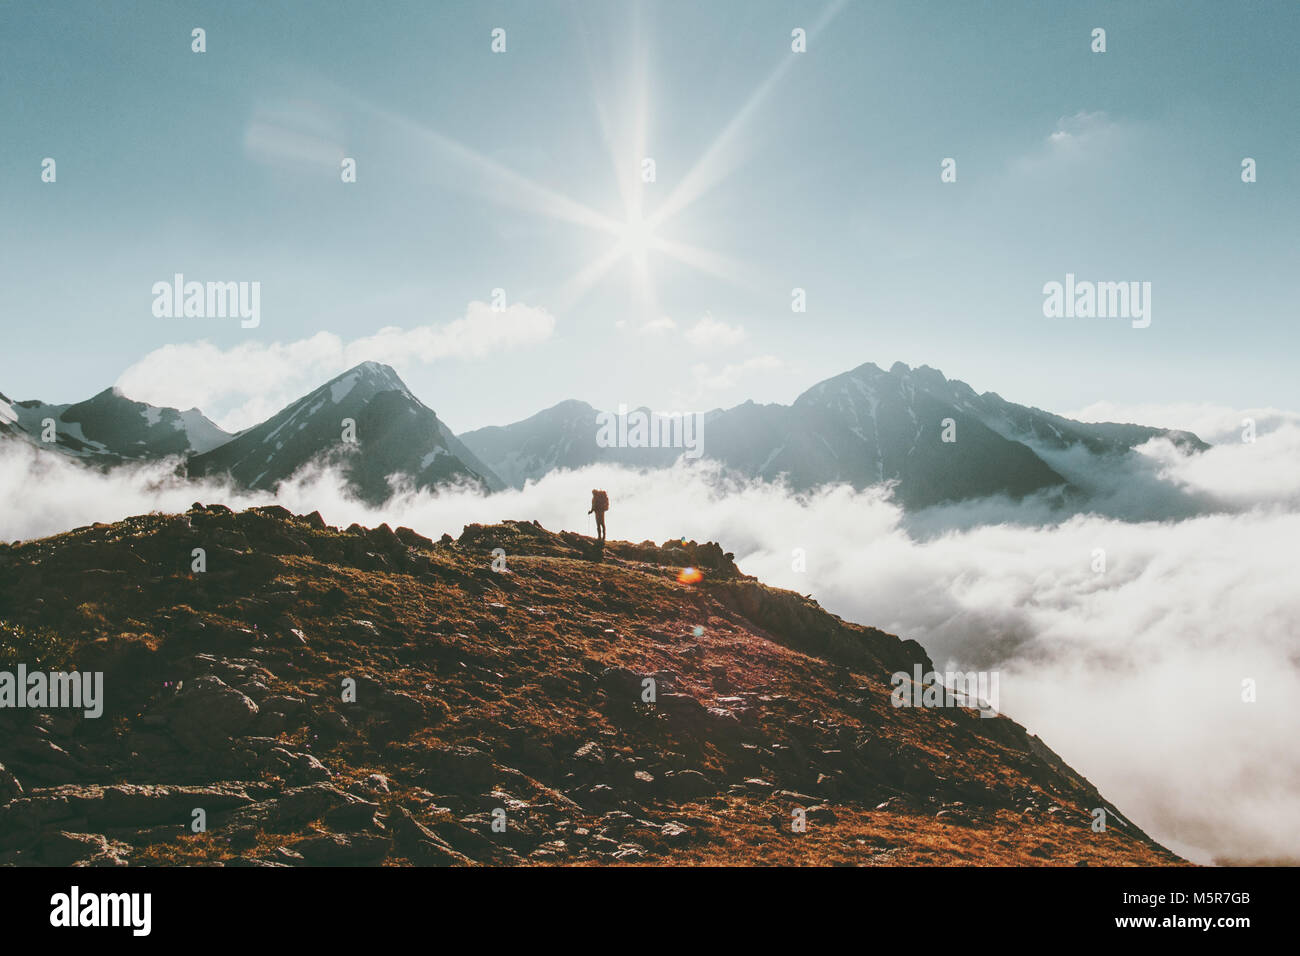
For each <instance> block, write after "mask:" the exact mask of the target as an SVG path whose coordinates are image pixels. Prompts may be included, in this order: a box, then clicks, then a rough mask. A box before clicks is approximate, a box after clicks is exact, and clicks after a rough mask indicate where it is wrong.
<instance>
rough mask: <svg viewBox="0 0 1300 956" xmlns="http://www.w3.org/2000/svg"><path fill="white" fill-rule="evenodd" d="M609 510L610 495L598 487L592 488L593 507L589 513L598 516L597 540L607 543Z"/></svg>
mask: <svg viewBox="0 0 1300 956" xmlns="http://www.w3.org/2000/svg"><path fill="white" fill-rule="evenodd" d="M608 510H609V495H607V494H605V492H603V491H600V490H599V489H597V488H592V489H591V507H590V508H589V509H588V510H587V514H594V515H595V516H596V540H597V541H599V542H600V543H601V544H604V543H605V512H606V511H608Z"/></svg>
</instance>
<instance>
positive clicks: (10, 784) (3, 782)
mask: <svg viewBox="0 0 1300 956" xmlns="http://www.w3.org/2000/svg"><path fill="white" fill-rule="evenodd" d="M22 792H23V785H22V784H21V783H19V782H18V778H17V777H15V776H14V775H13V774H12V773H10V772H9V771H8V770H7V769H5V765H4V764H2V763H0V806H4V804H6V803H8V802H9V801H10V800H12V799H13V798H14V797H18V796H22Z"/></svg>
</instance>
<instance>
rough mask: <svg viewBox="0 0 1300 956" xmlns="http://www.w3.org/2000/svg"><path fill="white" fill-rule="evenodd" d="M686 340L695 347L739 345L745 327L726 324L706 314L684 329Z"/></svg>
mask: <svg viewBox="0 0 1300 956" xmlns="http://www.w3.org/2000/svg"><path fill="white" fill-rule="evenodd" d="M685 334H686V341H687V342H690V343H691V345H694V346H696V347H697V348H723V347H725V346H729V345H739V344H740V343H741V342H743V341H744V340H745V329H744V327H743V326H740V325H727V324H726V323H725V322H719V321H718V320H717V319H715V318H713V316H711V315H706V316H705V317H704V318H702V319H700V320H699V321H698V322H696V323H695V324H694V325H693V326H691V327H690V328H689V329H687V330H686V333H685Z"/></svg>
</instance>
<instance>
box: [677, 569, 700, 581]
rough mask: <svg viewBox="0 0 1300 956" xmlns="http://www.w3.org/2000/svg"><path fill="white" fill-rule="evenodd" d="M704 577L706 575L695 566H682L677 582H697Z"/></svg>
mask: <svg viewBox="0 0 1300 956" xmlns="http://www.w3.org/2000/svg"><path fill="white" fill-rule="evenodd" d="M703 579H704V575H703V574H701V573H700V572H699V571H698V570H697V569H695V568H682V569H681V570H680V571H678V572H677V582H678V583H679V584H695V583H696V582H698V581H702V580H703Z"/></svg>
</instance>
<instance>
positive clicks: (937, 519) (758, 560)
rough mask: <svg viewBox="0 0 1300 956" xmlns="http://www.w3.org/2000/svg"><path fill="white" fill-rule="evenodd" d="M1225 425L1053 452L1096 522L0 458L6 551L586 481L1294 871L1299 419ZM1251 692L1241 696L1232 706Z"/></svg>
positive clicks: (552, 513)
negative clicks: (288, 513) (238, 514)
mask: <svg viewBox="0 0 1300 956" xmlns="http://www.w3.org/2000/svg"><path fill="white" fill-rule="evenodd" d="M1229 418H1230V416H1228V417H1224V419H1223V421H1224V423H1225V426H1224V428H1223V429H1222V431H1221V432H1214V435H1215V437H1216V438H1220V439H1221V440H1223V444H1220V445H1216V446H1215V447H1213V448H1212V449H1210V450H1209V451H1207V452H1205V453H1202V454H1200V455H1194V456H1186V455H1184V454H1182V453H1180V452H1179V451H1178V450H1177V449H1176V448H1174V447H1173V446H1172V445H1171V444H1169V443H1168V442H1166V441H1163V440H1156V441H1152V442H1150V443H1148V444H1147V445H1144V446H1143V447H1142V448H1140V449H1139V450H1138V451H1137V452H1136V453H1134V454H1133V455H1130V456H1127V457H1126V458H1124V459H1120V460H1116V461H1110V462H1107V463H1104V464H1102V463H1099V462H1098V460H1097V459H1095V458H1093V457H1091V456H1088V455H1085V454H1081V453H1075V452H1064V453H1059V454H1054V455H1050V457H1049V453H1046V452H1044V455H1045V457H1049V460H1050V463H1051V464H1052V465H1053V467H1055V468H1057V470H1058V471H1060V472H1061V473H1062V474H1065V475H1067V477H1069V478H1070V479H1071V481H1072V482H1074V483H1075V484H1076V485H1078V486H1079V487H1082V488H1086V489H1087V490H1088V492H1089V495H1090V496H1089V498H1088V499H1087V503H1086V505H1079V504H1075V505H1074V506H1067V507H1062V506H1061V504H1060V502H1059V498H1053V497H1049V496H1041V497H1032V498H1029V499H1027V500H1024V501H1011V500H1009V499H1004V498H993V499H986V500H982V501H975V502H964V503H961V504H956V505H951V506H944V507H937V508H931V509H927V510H925V511H921V512H917V513H911V514H904V513H903V511H902V510H901V509H900V508H899V507H898V506H897V505H896V504H894V502H893V501H892V500H891V499H890V497H889V495H888V491H887V489H870V490H866V491H855V490H853V489H851V488H848V487H844V486H840V487H831V488H826V489H823V490H820V491H817V492H815V493H811V494H795V493H792V492H790V491H789V490H788V489H786V488H784V487H782V486H780V485H777V484H770V483H762V482H749V481H736V480H732V479H729V478H727V477H726V476H724V475H721V474H720V473H718V472H717V471H716V470H715V469H713V468H711V467H709V466H708V465H707V464H696V465H695V466H687V465H683V466H681V467H678V468H675V469H671V470H666V471H658V472H638V471H635V470H630V469H625V468H616V467H605V466H593V467H589V468H584V469H582V470H579V471H570V472H559V473H554V474H551V475H549V476H547V477H546V478H545V479H543V480H542V481H540V482H536V483H532V484H530V485H528V487H526V488H525V489H523V490H512V491H506V492H501V493H498V494H493V495H489V496H484V495H482V494H479V493H478V492H477V491H474V490H472V489H469V488H456V489H446V490H443V491H442V492H440V493H436V494H435V493H430V492H410V491H405V492H401V493H399V494H398V495H397V496H396V497H395V498H394V499H393V500H392V501H391V502H389V504H388V505H386V506H385V507H383V508H381V509H374V508H370V507H367V506H366V505H364V504H361V503H359V502H357V501H356V500H354V499H353V498H351V497H350V496H349V495H348V494H347V493H346V492H345V490H344V489H343V487H342V485H341V483H340V481H339V479H338V476H337V475H336V474H335V473H334V472H333V471H331V470H330V469H329V468H327V467H323V466H312V467H308V468H306V469H304V470H303V471H302V472H300V473H299V474H298V475H296V476H295V477H294V478H293V479H292V480H291V481H289V482H287V483H285V484H284V485H282V486H281V488H280V489H279V491H278V492H277V493H276V494H274V495H271V494H248V493H238V492H234V491H232V490H231V489H229V488H227V487H223V486H221V485H218V484H214V483H211V482H205V483H202V484H197V483H192V482H185V481H181V480H179V479H177V478H176V477H175V476H174V475H173V473H172V468H171V466H169V465H167V464H158V465H148V466H139V467H130V468H123V469H118V470H116V471H114V472H111V473H108V474H103V473H99V472H93V471H89V470H86V469H84V468H82V467H81V466H79V465H77V464H76V463H75V462H73V461H71V460H69V459H67V458H64V457H62V456H59V455H56V454H50V453H45V452H37V451H36V450H35V449H33V448H32V447H30V446H28V445H26V444H24V443H21V442H17V441H8V442H4V443H2V444H0V494H2V495H3V500H5V501H6V502H8V503H9V507H6V508H5V509H3V510H0V539H3V540H14V539H26V538H34V537H39V536H44V535H48V534H52V533H55V532H59V531H64V530H68V529H70V528H73V527H76V526H79V525H85V524H89V523H91V522H94V521H114V520H118V519H120V518H124V517H127V516H129V515H134V514H141V513H146V512H150V511H166V512H174V511H183V510H185V509H186V508H188V507H189V505H190V503H191V502H193V501H195V500H200V501H203V502H214V501H221V502H224V503H226V504H229V505H231V506H232V507H235V508H239V507H244V506H249V505H253V504H263V503H270V502H273V501H274V502H278V503H280V504H283V505H284V506H286V507H287V508H289V509H290V510H292V511H295V512H298V513H305V512H310V511H315V510H319V511H320V512H321V513H322V515H324V517H325V519H326V520H327V521H328V522H330V523H331V524H335V525H340V526H346V525H347V524H349V523H351V522H353V521H357V522H360V523H362V524H365V525H375V524H378V523H380V522H383V521H386V522H388V523H389V524H390V525H392V526H394V527H397V526H399V525H407V526H409V527H412V528H415V529H416V530H418V531H420V532H421V533H423V534H426V535H429V536H431V537H434V538H437V537H438V536H439V535H441V534H442V533H443V532H444V531H445V532H449V533H451V534H452V535H458V534H459V532H460V530H461V528H462V527H463V526H464V525H465V524H467V523H470V522H496V521H500V520H502V519H506V518H519V519H527V520H533V519H536V520H538V521H540V522H541V524H542V525H544V526H545V527H547V528H550V529H570V530H575V531H586V532H587V533H591V532H592V530H593V528H592V525H591V521H592V519H591V518H590V517H588V516H587V515H586V510H587V507H588V505H589V501H590V489H592V488H594V487H599V488H605V489H607V490H608V491H609V492H610V495H611V498H612V505H613V506H612V508H611V511H610V513H609V517H608V524H609V533H610V535H611V537H614V538H619V539H628V540H633V541H640V540H645V539H652V540H655V541H665V540H668V539H670V538H680V537H689V538H694V539H696V540H700V541H704V540H716V541H719V542H721V543H722V545H723V546H724V547H725V548H726V549H727V550H730V551H734V552H735V554H736V559H737V562H738V563H739V564H740V566H741V568H742V569H743V570H744V571H746V572H747V573H750V574H754V575H757V576H758V577H760V578H761V579H763V580H764V581H766V582H767V583H769V584H773V585H777V586H781V587H788V588H792V589H794V590H797V591H799V592H800V593H804V594H812V595H813V596H814V597H816V598H817V599H818V600H819V601H820V602H821V603H822V604H823V605H824V606H825V607H827V608H828V609H830V610H831V611H833V612H835V613H837V614H840V615H842V616H843V617H845V618H848V619H850V620H854V621H859V622H862V623H866V624H871V625H874V626H877V627H880V628H883V629H885V630H888V631H892V632H894V633H897V634H900V635H903V636H905V637H911V638H915V639H917V640H919V641H920V642H921V643H922V644H923V645H924V646H925V647H926V649H927V650H928V651H929V653H930V655H931V657H932V658H933V659H934V661H935V663H936V665H939V666H940V669H947V668H948V666H949V665H952V666H954V667H960V668H962V669H970V668H979V669H988V670H992V669H996V670H998V671H999V672H1000V674H1001V701H1000V703H1001V706H1002V709H1003V711H1004V712H1005V713H1007V714H1008V715H1009V716H1011V717H1012V718H1014V719H1016V720H1017V721H1019V722H1020V723H1022V724H1024V725H1025V726H1026V727H1028V728H1029V729H1030V731H1031V732H1034V733H1037V734H1038V735H1040V736H1041V737H1042V738H1043V739H1044V740H1045V741H1046V742H1047V743H1048V745H1049V746H1051V747H1052V748H1053V749H1054V750H1056V751H1057V753H1059V754H1060V755H1061V756H1062V757H1063V758H1064V759H1065V760H1066V761H1067V762H1069V763H1070V764H1071V765H1072V766H1074V767H1075V768H1076V769H1077V770H1079V771H1080V772H1081V773H1083V774H1084V775H1085V776H1087V777H1088V778H1089V779H1090V780H1091V781H1092V782H1093V783H1094V784H1096V785H1097V787H1098V788H1099V789H1100V790H1101V791H1102V793H1103V794H1105V795H1106V796H1107V798H1109V799H1110V800H1111V801H1113V802H1114V804H1115V805H1116V807H1117V808H1118V809H1119V810H1120V812H1121V813H1124V814H1127V815H1128V816H1130V817H1132V818H1133V819H1134V820H1135V821H1136V822H1137V823H1138V824H1139V825H1140V826H1142V827H1143V828H1144V829H1145V830H1147V832H1148V833H1150V834H1152V836H1154V837H1156V838H1157V839H1158V840H1160V841H1161V842H1163V843H1165V844H1166V845H1167V846H1169V847H1171V848H1172V849H1175V850H1176V851H1178V852H1180V853H1183V854H1184V855H1186V856H1188V857H1189V858H1191V859H1194V860H1196V861H1198V862H1211V861H1214V860H1219V861H1233V860H1247V859H1286V860H1290V861H1293V862H1294V861H1300V755H1298V753H1297V750H1296V747H1295V743H1294V734H1295V733H1296V730H1297V728H1298V727H1300V642H1298V641H1297V637H1298V632H1300V589H1297V587H1296V580H1297V569H1298V568H1300V467H1298V466H1300V422H1298V421H1297V418H1296V416H1293V415H1287V414H1283V415H1281V416H1280V417H1276V418H1274V419H1270V420H1269V421H1268V427H1267V429H1261V431H1260V434H1259V436H1258V439H1257V440H1256V441H1255V442H1253V443H1247V442H1243V441H1241V440H1240V436H1239V435H1237V434H1236V433H1235V432H1234V431H1233V430H1232V429H1230V428H1228V427H1227V422H1228V421H1229ZM1238 421H1239V419H1238ZM1234 427H1235V426H1234ZM1207 431H1210V429H1207ZM795 549H802V551H803V553H804V554H805V556H806V558H805V560H806V570H804V571H799V570H796V567H797V565H798V562H796V560H795ZM1098 549H1102V550H1104V552H1105V570H1104V571H1098V570H1096V567H1097V552H1098ZM1246 679H1250V680H1253V681H1254V682H1255V683H1256V686H1257V698H1258V699H1257V701H1256V702H1254V703H1246V702H1243V700H1242V682H1243V680H1246Z"/></svg>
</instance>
